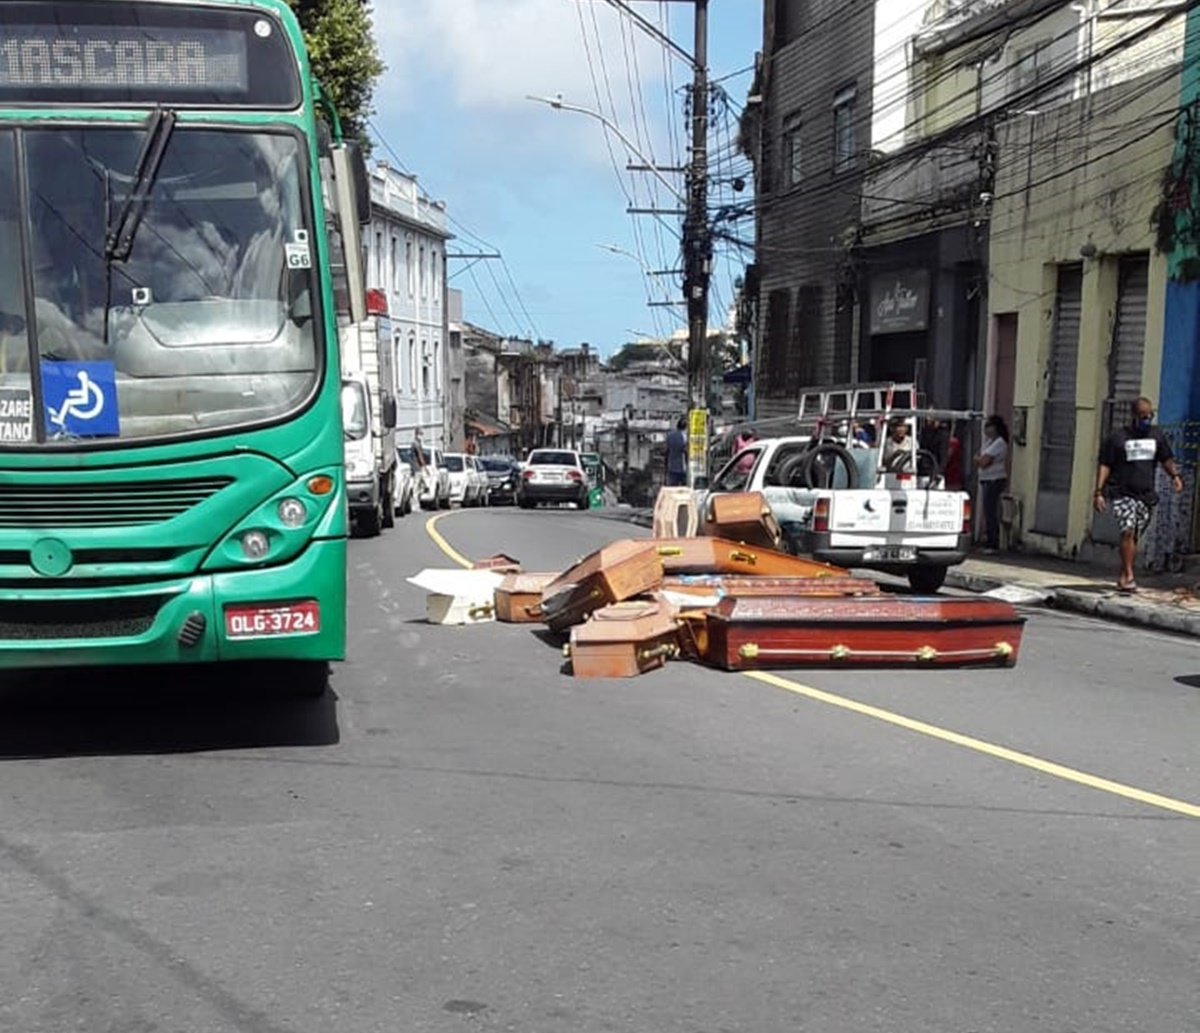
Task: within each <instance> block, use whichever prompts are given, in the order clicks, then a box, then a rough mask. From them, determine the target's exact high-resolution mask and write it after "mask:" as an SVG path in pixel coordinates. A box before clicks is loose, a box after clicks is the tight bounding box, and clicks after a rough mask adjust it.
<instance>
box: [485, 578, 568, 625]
mask: <svg viewBox="0 0 1200 1033" xmlns="http://www.w3.org/2000/svg"><path fill="white" fill-rule="evenodd" d="M557 576H558V575H557V574H509V575H507V576H506V577H505V578H504V580H503V581H501V582H500V584H498V585H497V586H496V593H495V595H496V620H498V621H502V622H503V623H505V624H530V623H536V622H537V621H540V620H541V619H542V590H543V589H544V588H545V587H546V586H547V585H548V584H550V582H551V581H553V580H554V579H555V578H556V577H557Z"/></svg>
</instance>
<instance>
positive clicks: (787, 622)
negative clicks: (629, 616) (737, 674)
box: [690, 595, 1025, 671]
mask: <svg viewBox="0 0 1200 1033" xmlns="http://www.w3.org/2000/svg"><path fill="white" fill-rule="evenodd" d="M1024 625H1025V620H1024V618H1023V617H1021V616H1019V615H1018V614H1017V612H1016V610H1015V609H1013V607H1012V606H1011V605H1010V604H1008V603H1005V602H1001V601H999V600H994V599H978V598H975V599H954V598H946V599H941V598H904V597H901V596H887V595H880V596H879V597H875V598H865V599H854V598H847V599H820V598H744V599H737V598H727V599H723V600H722V601H721V602H720V604H718V605H717V606H716V607H715V608H713V609H712V610H709V611H708V614H707V619H706V620H705V622H704V624H703V626H697V623H696V622H695V621H693V622H692V623H691V624H690V628H691V632H692V635H693V637H694V639H695V641H696V651H697V652H699V654H700V655H701V656H702V657H703V658H704V660H705V662H707V663H709V664H712V665H713V666H716V667H722V668H724V669H725V670H727V671H741V670H749V669H764V668H765V669H770V668H778V667H856V666H857V667H892V666H910V665H914V666H930V667H937V666H947V667H961V666H979V665H990V666H998V667H1011V666H1013V665H1014V664H1015V663H1016V662H1017V655H1018V653H1019V651H1020V647H1021V634H1022V631H1023V630H1024Z"/></svg>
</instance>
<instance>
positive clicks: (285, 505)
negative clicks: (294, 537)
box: [275, 499, 308, 527]
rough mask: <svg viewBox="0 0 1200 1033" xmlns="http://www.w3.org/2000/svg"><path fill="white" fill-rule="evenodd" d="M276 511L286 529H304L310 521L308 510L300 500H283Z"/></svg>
mask: <svg viewBox="0 0 1200 1033" xmlns="http://www.w3.org/2000/svg"><path fill="white" fill-rule="evenodd" d="M275 511H276V512H277V513H278V514H279V522H280V523H281V524H283V526H284V527H302V526H303V525H304V521H306V520H307V519H308V510H307V509H306V508H305V505H304V503H303V502H301V501H300V500H299V499H281V500H280V502H279V505H278V506H277V507H276V510H275Z"/></svg>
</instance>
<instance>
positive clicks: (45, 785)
mask: <svg viewBox="0 0 1200 1033" xmlns="http://www.w3.org/2000/svg"><path fill="white" fill-rule="evenodd" d="M438 530H439V531H440V533H441V534H443V535H444V536H445V539H446V540H447V541H448V542H449V543H450V544H451V545H452V546H453V547H454V548H455V549H457V550H458V551H460V552H462V553H463V554H466V555H470V556H480V555H485V554H490V553H493V552H496V551H504V552H507V553H509V554H511V555H513V556H516V557H518V558H520V559H521V560H523V561H524V563H525V565H526V567H527V569H536V568H539V567H540V568H544V569H554V568H556V567H559V566H562V565H563V564H565V563H566V562H568V561H569V560H571V559H573V558H575V557H576V556H578V555H581V554H583V553H585V552H587V551H589V550H590V549H592V548H594V547H595V546H597V545H599V544H602V543H603V542H605V541H607V540H610V539H612V538H615V537H620V536H623V535H626V534H639V533H642V532H638V531H634V530H633V529H632V528H629V527H626V526H624V525H621V524H619V523H617V522H614V521H611V520H602V519H597V518H594V517H590V516H588V515H586V514H578V513H570V512H536V513H524V512H514V511H511V510H508V511H498V510H494V511H491V512H486V511H483V512H469V513H457V512H456V513H453V514H451V515H450V516H448V517H447V518H444V519H442V520H441V521H440V523H439V524H438ZM432 565H449V560H448V559H446V557H445V556H444V555H442V553H441V552H440V551H439V549H438V548H437V546H436V545H435V544H434V542H433V540H432V539H431V538H430V536H429V535H428V534H427V533H426V529H425V519H424V518H423V517H420V516H418V515H414V516H410V517H409V518H407V519H406V520H404V521H403V522H401V524H400V526H398V527H397V528H396V529H395V530H394V531H392V532H389V533H387V534H386V535H385V536H384V537H382V538H378V539H375V540H372V541H356V542H354V543H352V549H351V568H352V569H351V575H352V584H353V586H354V588H353V593H352V604H351V626H352V629H353V630H352V637H351V659H350V661H349V662H348V663H346V664H345V665H343V666H341V667H340V668H339V669H338V671H337V673H336V676H335V681H334V684H335V688H336V693H335V694H333V695H331V696H330V698H328V699H326V700H323V701H320V702H316V703H296V702H294V701H292V700H290V699H288V698H287V697H286V695H284V694H280V693H273V692H271V691H269V690H267V689H265V688H264V689H263V690H262V691H261V692H255V693H247V692H246V690H245V689H244V688H242V689H239V688H236V687H231V686H228V685H218V684H214V683H213V682H212V681H211V680H206V679H204V678H197V677H181V676H179V675H177V674H172V673H162V672H157V673H152V674H149V675H146V676H143V677H141V678H139V679H134V680H129V679H127V678H125V677H124V676H122V677H119V678H108V679H103V678H100V677H99V676H94V675H92V674H88V673H84V674H83V675H82V676H80V675H75V676H72V678H71V679H67V678H61V679H60V678H38V679H34V680H31V681H25V682H22V683H20V684H16V685H13V684H9V685H6V686H4V687H3V689H0V707H3V710H2V711H0V713H3V715H4V716H3V720H2V721H0V762H2V763H0V793H2V794H3V796H2V799H3V814H4V822H3V826H2V828H0V928H2V929H3V936H2V937H0V1030H14V1031H21V1033H42V1031H45V1033H58V1031H61V1030H67V1029H80V1030H87V1031H89V1033H108V1031H113V1033H118V1031H119V1033H150V1031H155V1033H157V1031H181V1033H182V1031H188V1033H193V1031H204V1033H225V1031H233V1030H238V1031H254V1033H285V1031H287V1033H293V1031H294V1033H301V1031H305V1033H365V1031H387V1033H419V1031H426V1030H436V1031H458V1030H475V1029H477V1030H504V1031H517V1033H542V1031H547V1033H553V1031H563V1033H566V1031H571V1033H591V1031H611V1030H629V1031H638V1033H643V1031H653V1033H675V1031H678V1033H722V1031H739V1033H740V1031H764V1033H767V1031H770V1033H775V1031H779V1033H784V1031H795V1030H813V1031H822V1033H842V1031H847V1033H851V1031H853V1033H858V1031H874V1030H879V1031H887V1033H908V1031H911V1033H942V1031H944V1033H985V1031H993V1030H994V1031H1004V1033H1014V1031H1026V1030H1028V1031H1054V1033H1066V1031H1081V1033H1083V1031H1086V1033H1101V1031H1113V1033H1116V1031H1120V1033H1128V1031H1129V1030H1139V1031H1153V1033H1157V1031H1163V1033H1177V1031H1185V1030H1195V1029H1198V1028H1200V1020H1197V1018H1196V1016H1197V1015H1200V979H1198V978H1197V972H1200V901H1198V899H1197V891H1196V874H1197V872H1200V820H1198V819H1196V818H1194V817H1188V816H1187V815H1186V813H1183V812H1186V811H1187V810H1188V806H1189V805H1191V806H1192V807H1193V808H1194V805H1196V804H1198V803H1200V763H1198V759H1197V758H1198V756H1200V753H1198V750H1197V743H1196V739H1197V730H1198V729H1200V652H1198V651H1197V650H1196V647H1195V645H1194V644H1193V643H1191V642H1188V641H1184V640H1178V639H1172V638H1168V637H1165V636H1160V635H1155V634H1150V633H1144V632H1139V631H1131V630H1125V629H1121V628H1117V627H1114V626H1112V625H1106V624H1100V623H1095V622H1091V621H1087V620H1084V619H1081V618H1074V617H1067V616H1063V615H1058V614H1054V613H1047V612H1034V613H1032V614H1031V621H1030V624H1029V626H1028V629H1027V633H1026V648H1025V651H1024V654H1023V657H1022V661H1021V664H1020V666H1019V667H1018V668H1017V669H1015V670H1012V671H980V672H957V673H954V672H932V673H921V674H917V673H911V672H893V673H887V672H880V673H870V674H861V673H860V674H851V673H846V672H821V671H808V672H792V673H791V674H788V675H787V676H786V680H785V681H784V682H782V683H780V684H778V685H769V684H765V683H763V682H761V681H755V680H752V679H751V678H748V677H745V676H735V675H726V674H719V673H716V672H711V671H706V670H702V669H700V668H697V667H692V666H688V665H684V664H673V665H670V666H668V667H667V668H666V669H664V670H663V671H660V672H656V673H655V674H652V675H649V676H646V677H644V678H641V679H637V680H635V681H621V682H583V681H575V680H573V679H571V678H570V677H568V676H566V675H564V674H562V673H561V671H560V665H561V662H562V660H561V656H560V654H559V650H558V646H557V644H555V643H553V642H548V641H546V640H545V639H544V638H542V637H539V636H538V635H537V634H536V633H535V632H534V631H531V630H530V629H527V628H522V627H506V626H501V625H480V626H476V627H471V628H436V627H431V626H429V625H427V624H425V623H423V621H422V616H423V613H424V604H423V599H422V596H421V594H420V593H419V592H417V591H416V590H414V589H412V588H411V586H409V585H407V584H406V583H405V580H404V578H405V577H406V576H407V575H409V574H411V573H414V572H416V571H417V570H418V569H420V568H421V567H424V566H432ZM951 733H955V734H956V735H957V736H959V738H955V737H954V734H951ZM962 737H966V738H962ZM1005 750H1011V751H1017V753H1006V752H1005ZM1052 765H1059V766H1060V767H1053V766H1052ZM1099 780H1108V781H1107V782H1102V781H1099ZM1139 794H1157V796H1156V797H1147V796H1139Z"/></svg>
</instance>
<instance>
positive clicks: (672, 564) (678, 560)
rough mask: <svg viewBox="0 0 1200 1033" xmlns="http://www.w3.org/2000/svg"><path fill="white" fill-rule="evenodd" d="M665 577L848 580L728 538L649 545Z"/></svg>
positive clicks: (834, 570) (835, 570)
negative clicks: (731, 575)
mask: <svg viewBox="0 0 1200 1033" xmlns="http://www.w3.org/2000/svg"><path fill="white" fill-rule="evenodd" d="M650 544H651V545H653V547H654V549H655V551H656V552H657V554H658V558H659V560H660V561H661V562H662V568H663V573H664V574H668V575H671V574H737V575H752V576H755V577H813V578H817V577H847V576H848V575H849V572H848V571H846V570H844V569H843V568H842V567H832V566H830V565H829V564H828V563H818V562H816V560H806V559H801V558H800V557H799V556H791V555H789V554H788V553H786V552H779V551H778V550H776V549H763V548H760V547H757V546H748V545H745V544H743V543H741V542H735V541H730V540H729V539H727V538H661V539H658V540H656V541H654V542H651V543H650Z"/></svg>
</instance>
